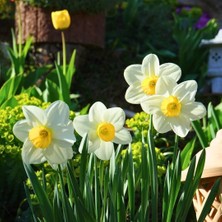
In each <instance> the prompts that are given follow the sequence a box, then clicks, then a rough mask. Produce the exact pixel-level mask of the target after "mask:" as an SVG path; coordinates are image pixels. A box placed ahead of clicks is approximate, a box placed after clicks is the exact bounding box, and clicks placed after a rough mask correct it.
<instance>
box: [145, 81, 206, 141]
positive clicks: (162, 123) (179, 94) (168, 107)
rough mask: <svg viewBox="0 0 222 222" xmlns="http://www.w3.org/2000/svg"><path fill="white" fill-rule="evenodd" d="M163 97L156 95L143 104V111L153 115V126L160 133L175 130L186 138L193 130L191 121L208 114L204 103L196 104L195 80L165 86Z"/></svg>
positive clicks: (163, 87) (162, 88)
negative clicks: (191, 129)
mask: <svg viewBox="0 0 222 222" xmlns="http://www.w3.org/2000/svg"><path fill="white" fill-rule="evenodd" d="M161 90H162V91H163V92H165V94H163V95H154V96H152V97H149V98H147V99H146V100H145V101H143V102H142V103H141V107H142V109H143V111H145V112H147V113H149V114H153V125H154V128H155V129H156V130H157V131H158V132H159V133H166V132H168V131H170V130H173V131H174V133H176V134H177V135H178V136H180V137H185V136H186V135H187V133H188V132H189V130H190V128H191V121H194V120H197V119H201V118H202V117H203V116H204V115H205V114H206V108H205V107H204V105H203V104H202V103H199V102H195V95H196V92H197V83H196V81H194V80H189V81H185V82H182V83H180V84H176V86H174V83H173V84H172V86H170V85H168V87H167V86H166V85H163V86H162V87H161Z"/></svg>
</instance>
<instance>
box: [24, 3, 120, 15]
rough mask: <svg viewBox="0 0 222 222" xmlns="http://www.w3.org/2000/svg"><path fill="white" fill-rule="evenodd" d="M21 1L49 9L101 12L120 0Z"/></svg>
mask: <svg viewBox="0 0 222 222" xmlns="http://www.w3.org/2000/svg"><path fill="white" fill-rule="evenodd" d="M22 1H23V2H25V3H27V4H29V5H32V6H37V7H43V8H48V9H50V10H62V9H64V8H66V9H67V10H68V11H70V12H75V11H82V12H92V13H96V12H101V11H106V10H109V9H110V8H113V7H114V6H115V4H117V3H118V2H120V1H122V0H81V1H80V0H79V1H76V0H56V1H53V0H50V1H49V0H22Z"/></svg>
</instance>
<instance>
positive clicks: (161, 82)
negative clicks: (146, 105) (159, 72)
mask: <svg viewBox="0 0 222 222" xmlns="http://www.w3.org/2000/svg"><path fill="white" fill-rule="evenodd" d="M176 85H177V83H176V81H175V80H174V79H172V78H170V77H165V76H161V77H159V78H158V80H157V83H156V88H155V95H165V96H169V95H170V94H171V93H172V91H173V89H174V87H175V86H176Z"/></svg>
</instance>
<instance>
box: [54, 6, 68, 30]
mask: <svg viewBox="0 0 222 222" xmlns="http://www.w3.org/2000/svg"><path fill="white" fill-rule="evenodd" d="M51 18H52V24H53V26H54V28H55V29H56V30H64V29H67V28H69V26H70V24H71V18H70V15H69V12H68V11H67V10H66V9H64V10H61V11H55V12H52V13H51Z"/></svg>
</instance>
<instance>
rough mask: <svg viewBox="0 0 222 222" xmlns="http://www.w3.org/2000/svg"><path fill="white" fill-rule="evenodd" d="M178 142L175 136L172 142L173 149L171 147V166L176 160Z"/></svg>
mask: <svg viewBox="0 0 222 222" xmlns="http://www.w3.org/2000/svg"><path fill="white" fill-rule="evenodd" d="M178 141H179V138H178V136H177V135H176V134H175V140H174V147H173V162H172V163H173V164H175V162H176V159H177V154H178Z"/></svg>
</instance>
